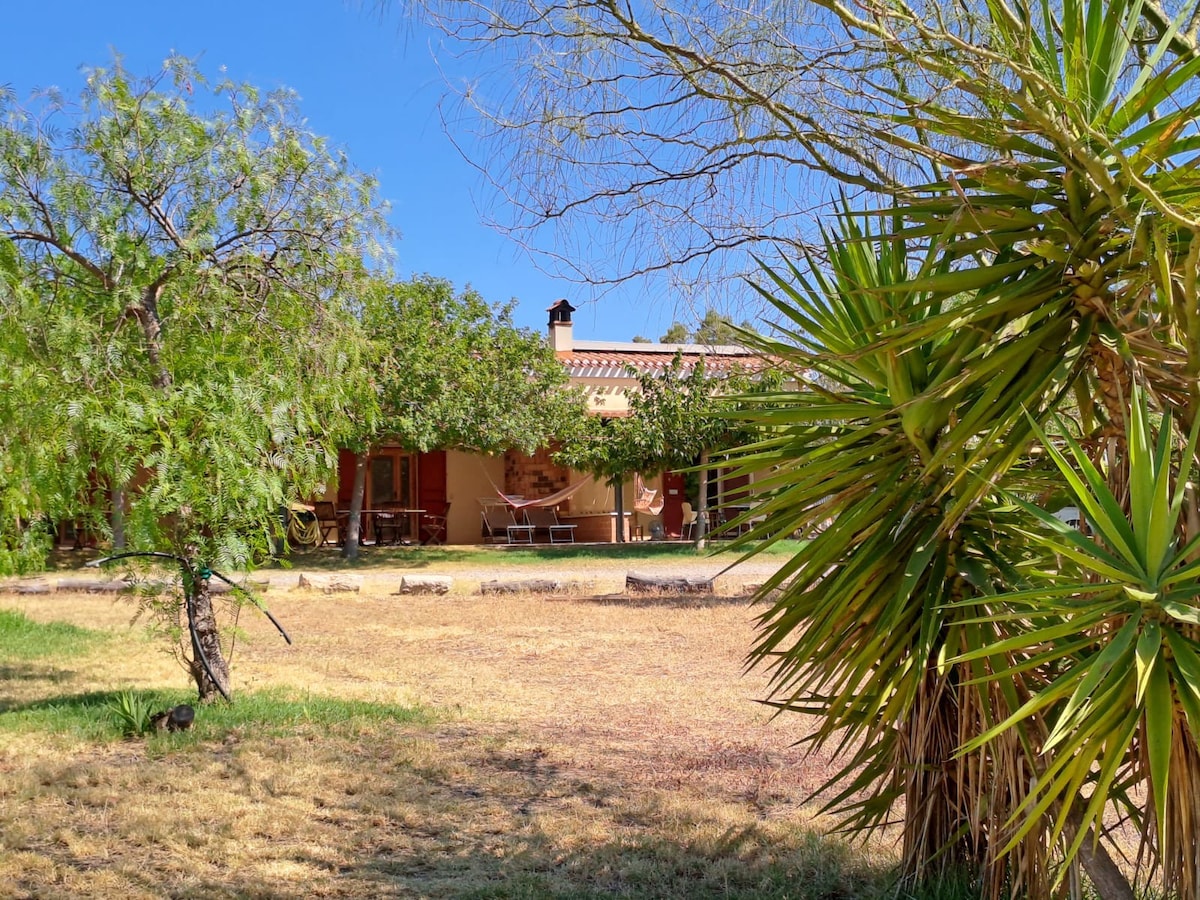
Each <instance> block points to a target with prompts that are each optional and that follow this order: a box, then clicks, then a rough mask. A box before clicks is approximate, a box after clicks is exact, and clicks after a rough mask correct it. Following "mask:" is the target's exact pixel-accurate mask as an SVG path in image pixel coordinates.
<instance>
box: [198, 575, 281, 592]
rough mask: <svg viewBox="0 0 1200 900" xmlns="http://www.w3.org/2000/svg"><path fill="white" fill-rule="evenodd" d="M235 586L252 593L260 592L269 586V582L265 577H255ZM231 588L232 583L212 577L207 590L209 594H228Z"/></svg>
mask: <svg viewBox="0 0 1200 900" xmlns="http://www.w3.org/2000/svg"><path fill="white" fill-rule="evenodd" d="M237 586H238V587H239V588H242V590H246V591H249V592H250V593H252V594H261V593H262V592H263V591H265V590H267V589H268V588H269V587H270V586H271V582H270V580H269V579H266V578H264V579H261V580H260V579H256V578H248V579H246V580H245V581H241V582H238V583H237ZM233 588H234V586H233V585H232V584H228V583H227V582H224V581H221V580H220V579H218V578H214V579H213V580H212V582H211V584H210V586H209V589H208V592H209V593H210V594H228V593H229V592H230V591H232V590H233Z"/></svg>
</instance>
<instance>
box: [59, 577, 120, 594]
mask: <svg viewBox="0 0 1200 900" xmlns="http://www.w3.org/2000/svg"><path fill="white" fill-rule="evenodd" d="M54 589H55V591H57V592H58V593H60V594H120V593H124V592H126V591H131V590H133V586H132V585H131V584H130V583H129V582H128V581H99V580H97V579H95V578H90V579H89V578H60V579H58V581H56V582H55V583H54Z"/></svg>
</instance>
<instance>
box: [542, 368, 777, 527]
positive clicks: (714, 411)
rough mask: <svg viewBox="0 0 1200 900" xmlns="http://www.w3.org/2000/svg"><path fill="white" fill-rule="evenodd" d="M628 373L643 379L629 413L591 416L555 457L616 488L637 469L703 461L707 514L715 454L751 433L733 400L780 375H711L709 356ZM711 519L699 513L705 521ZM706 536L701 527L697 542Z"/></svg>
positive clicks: (701, 506) (655, 469) (632, 397)
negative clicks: (733, 417) (739, 421)
mask: <svg viewBox="0 0 1200 900" xmlns="http://www.w3.org/2000/svg"><path fill="white" fill-rule="evenodd" d="M630 374H631V375H632V376H634V377H636V379H637V389H636V390H634V391H631V392H630V394H629V415H628V416H623V417H618V418H611V419H603V418H601V417H599V416H595V417H593V418H592V420H591V421H590V422H589V423H586V425H585V427H583V428H580V429H578V430H577V431H576V432H574V433H573V434H571V435H570V437H569V438H568V439H567V440H565V441H564V442H563V445H562V447H561V449H560V451H559V453H558V455H557V459H558V460H559V461H560V462H562V463H563V464H564V465H568V466H570V467H571V468H574V469H578V470H581V471H586V472H590V473H592V474H594V475H596V476H599V477H604V478H606V479H608V480H609V481H610V483H612V484H614V485H619V484H620V483H621V481H623V480H624V479H625V478H627V477H628V476H629V474H630V473H632V472H641V473H643V474H646V475H655V474H658V473H660V472H663V471H667V470H670V469H682V468H687V467H690V466H693V465H696V464H699V465H700V467H701V469H700V479H701V483H700V498H699V499H700V504H699V511H700V512H701V513H702V514H703V513H704V512H705V505H706V502H707V495H708V491H707V485H706V479H707V466H708V461H709V457H710V455H711V454H712V453H714V452H717V451H721V450H724V449H727V448H729V447H733V446H735V445H737V444H739V443H741V442H742V441H744V439H745V436H746V434H745V431H744V430H743V429H741V428H739V427H738V426H737V425H736V424H735V423H733V422H732V421H730V419H729V418H728V416H729V415H730V414H731V413H733V412H734V411H735V410H736V409H737V408H738V401H737V400H735V399H731V398H732V397H733V396H735V395H739V394H741V393H744V392H746V391H749V390H750V389H751V388H752V387H757V388H758V389H759V390H762V389H764V388H765V387H766V386H768V385H769V386H777V385H778V379H777V377H776V376H775V375H774V373H770V372H761V373H759V374H758V375H757V376H754V377H752V376H751V374H750V372H749V371H747V370H745V369H742V368H734V369H732V370H729V371H713V370H710V369H709V368H708V366H707V365H706V363H705V361H704V358H703V357H701V358H699V359H698V360H696V361H695V362H693V363H689V362H686V361H685V360H684V358H683V355H682V354H681V353H676V354H675V357H674V359H672V361H671V364H670V366H669V367H668V368H667V369H666V370H665V371H664V372H662V373H652V372H638V371H636V370H634V369H630ZM619 496H620V493H619V492H618V497H619ZM618 512H621V510H618ZM705 521H706V517H705V516H704V515H701V517H700V522H701V523H704V522H705ZM703 539H704V526H703V524H702V525H701V528H700V529H699V531H698V535H697V540H703Z"/></svg>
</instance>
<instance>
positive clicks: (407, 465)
mask: <svg viewBox="0 0 1200 900" xmlns="http://www.w3.org/2000/svg"><path fill="white" fill-rule="evenodd" d="M548 312H549V314H550V315H549V322H548V326H547V327H548V329H549V334H548V340H549V343H550V346H551V348H553V350H554V351H555V354H556V356H557V357H558V359H559V361H560V362H561V363H562V365H563V366H564V368H565V369H566V370H567V374H568V375H569V377H570V381H571V383H572V384H575V385H578V386H580V387H581V388H582V389H583V391H584V394H585V397H586V400H587V406H588V410H589V411H590V412H592V413H593V414H595V415H599V416H606V417H619V416H624V415H628V414H629V399H628V393H629V392H630V391H631V390H633V389H635V388H636V386H637V381H636V379H635V378H634V377H633V376H631V375H630V371H629V370H630V369H631V368H632V369H633V370H634V371H636V372H638V373H648V372H649V373H654V372H663V371H665V370H666V369H667V367H668V366H669V365H670V364H671V362H672V360H673V359H674V357H675V354H676V353H680V354H682V358H683V361H684V364H685V366H687V365H689V364H694V363H695V362H697V361H699V360H700V359H701V358H702V357H703V359H704V361H705V365H706V367H707V368H708V369H709V370H717V371H719V370H721V369H727V368H730V367H732V366H735V365H736V366H742V367H753V366H754V365H755V362H756V357H755V356H754V355H753V354H752V353H751V351H749V350H747V349H745V348H743V347H736V346H704V345H699V344H651V343H623V342H612V341H586V340H577V339H576V338H575V337H574V326H573V324H572V321H571V314H572V313H573V312H574V308H573V307H572V306H571V305H570V304H569V303H568V302H567V301H566V300H559V301H557V302H556V303H554V304H553V305H552V306H551V307H549V310H548ZM581 481H587V482H588V483H586V484H584V485H583V486H582V487H581V488H580V489H579V490H578V491H577V492H576V493H574V494H572V495H571V496H570V497H569V498H568V499H566V500H565V501H564V502H563V503H562V505H561V506H560V507H559V517H560V519H561V520H562V521H564V522H569V523H571V524H574V525H576V526H577V527H576V529H575V535H576V539H577V540H580V541H612V540H616V538H617V529H618V525H617V522H616V514H615V509H616V506H617V504H616V498H615V496H614V492H613V488H612V487H610V486H609V485H607V484H604V483H603V482H601V481H593V480H589V478H588V476H587V475H586V474H581V473H577V472H573V471H570V470H569V469H566V468H564V467H562V466H559V465H556V464H555V463H554V461H553V460H552V459H551V450H550V449H549V448H543V449H541V450H539V451H538V452H536V453H534V454H533V455H532V456H527V455H526V454H524V453H521V452H519V451H512V450H510V451H508V452H506V453H505V454H504V455H503V456H498V457H488V456H483V455H480V454H474V453H465V452H460V451H455V450H437V451H433V452H429V453H416V452H412V451H409V450H405V449H403V448H401V447H398V446H388V445H386V444H385V445H382V446H380V447H377V448H375V450H373V451H372V453H371V454H370V456H369V457H368V461H367V477H366V493H365V496H364V501H363V505H364V508H365V509H377V508H379V507H381V506H382V505H383V504H385V503H396V502H399V503H401V504H403V505H404V506H406V507H410V508H417V509H425V510H429V511H431V512H433V513H435V514H440V513H441V512H442V511H443V510H446V509H447V507H448V508H449V511H448V514H447V523H446V541H447V543H451V544H476V543H479V542H480V540H481V530H480V509H481V502H492V501H495V500H496V499H498V498H497V491H500V490H502V491H503V492H504V493H506V494H516V495H521V496H524V497H528V498H534V497H544V496H547V495H549V494H552V493H555V492H556V491H559V490H562V489H564V488H566V487H568V486H570V485H574V484H577V483H579V482H581ZM353 483H354V454H353V453H351V452H350V451H342V453H341V454H340V457H339V465H338V483H337V486H336V488H335V489H333V490H331V491H330V492H329V494H328V495H327V497H326V499H329V500H333V501H334V502H335V503H336V505H337V507H338V508H339V509H346V508H348V507H349V506H350V496H351V490H352V486H353ZM646 486H647V487H649V488H653V489H657V490H660V491H661V492H662V494H661V496H662V497H663V499H664V500H665V504H666V505H665V506H664V508H663V510H662V513H661V527H662V529H663V531H664V532H665V533H666V534H667V535H678V534H680V533H681V529H682V524H683V513H684V510H683V504H684V502H687V501H688V500H689V498H688V497H687V496H686V495H685V480H684V477H683V476H682V475H679V474H677V473H666V474H665V475H662V476H658V477H655V478H653V479H648V480H647V483H646ZM745 488H746V478H745V477H744V476H743V477H741V478H735V477H734V476H732V475H729V474H727V473H725V472H723V471H721V470H719V469H718V470H715V471H714V472H713V475H712V477H711V478H710V482H709V504H708V505H710V506H713V505H716V504H718V503H719V502H723V501H725V500H728V499H730V498H736V496H737V494H738V492H739V491H744V490H745ZM635 490H636V486H635V484H634V482H633V479H632V476H631V478H630V480H629V481H627V482H626V483H625V485H624V486H623V493H622V500H623V502H622V504H621V505H622V508H623V509H624V510H625V511H626V514H625V516H624V522H623V527H624V529H625V534H626V537H627V538H637V537H648V536H649V535H650V528H651V519H652V518H654V517H650V516H649V515H648V514H644V513H635V512H634V493H635ZM696 499H697V498H695V497H692V498H690V501H691V502H692V503H693V504H695V502H696ZM365 524H366V525H367V527H368V530H369V526H370V523H369V522H367V523H365Z"/></svg>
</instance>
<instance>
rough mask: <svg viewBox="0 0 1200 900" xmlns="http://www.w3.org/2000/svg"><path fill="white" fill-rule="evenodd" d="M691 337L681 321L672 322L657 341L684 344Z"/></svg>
mask: <svg viewBox="0 0 1200 900" xmlns="http://www.w3.org/2000/svg"><path fill="white" fill-rule="evenodd" d="M690 337H691V333H690V332H689V331H688V330H687V326H686V325H684V324H683V323H682V322H673V323H671V327H670V328H668V329H667V333H666V334H664V335H663V336H662V337H661V338H659V342H660V343H663V344H686V343H687V342H688V339H689V338H690Z"/></svg>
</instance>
